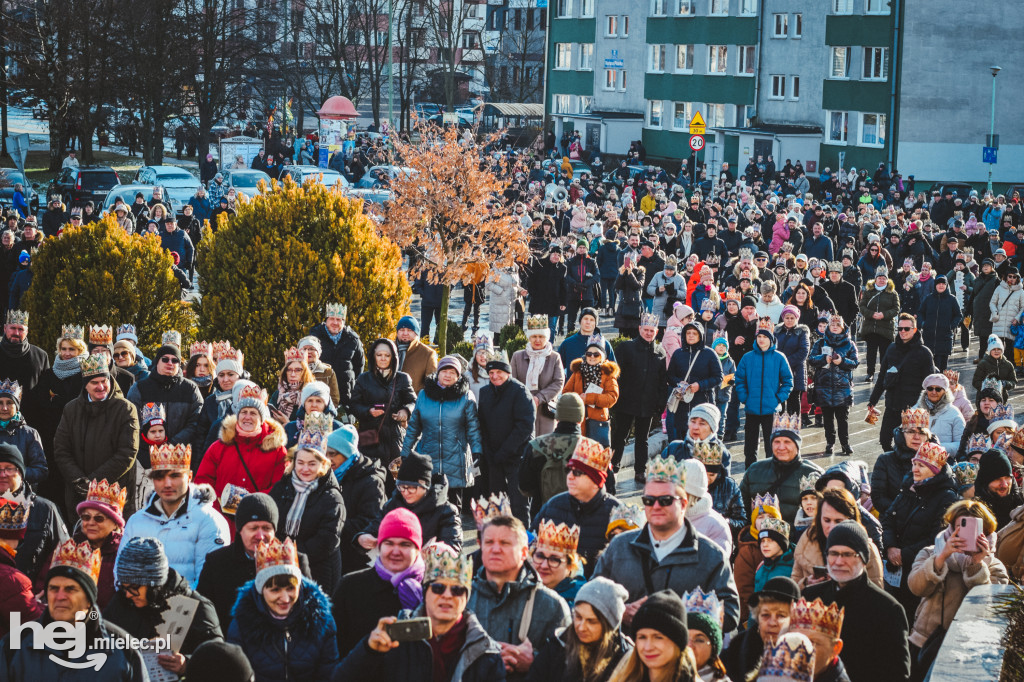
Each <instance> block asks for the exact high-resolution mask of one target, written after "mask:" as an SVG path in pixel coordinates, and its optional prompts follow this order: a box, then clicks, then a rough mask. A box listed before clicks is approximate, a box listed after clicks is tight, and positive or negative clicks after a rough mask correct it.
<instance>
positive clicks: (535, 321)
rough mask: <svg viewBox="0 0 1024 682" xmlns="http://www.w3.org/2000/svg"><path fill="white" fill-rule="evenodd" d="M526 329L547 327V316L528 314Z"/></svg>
mask: <svg viewBox="0 0 1024 682" xmlns="http://www.w3.org/2000/svg"><path fill="white" fill-rule="evenodd" d="M526 328H527V329H547V328H548V316H547V315H530V316H529V317H527V318H526Z"/></svg>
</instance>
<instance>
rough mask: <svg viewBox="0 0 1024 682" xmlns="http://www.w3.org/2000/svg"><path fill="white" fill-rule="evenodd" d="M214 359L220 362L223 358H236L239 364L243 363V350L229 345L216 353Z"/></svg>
mask: <svg viewBox="0 0 1024 682" xmlns="http://www.w3.org/2000/svg"><path fill="white" fill-rule="evenodd" d="M224 343H227V341H225V342H224ZM213 359H214V360H215V361H216V362H220V361H221V360H234V361H235V362H237V363H238V364H242V351H240V350H238V349H236V348H232V347H231V346H228V347H226V348H222V349H220V352H219V353H218V354H216V355H214V356H213Z"/></svg>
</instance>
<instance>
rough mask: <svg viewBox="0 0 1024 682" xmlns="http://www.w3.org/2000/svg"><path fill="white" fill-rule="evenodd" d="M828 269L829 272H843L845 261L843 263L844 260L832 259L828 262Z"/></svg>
mask: <svg viewBox="0 0 1024 682" xmlns="http://www.w3.org/2000/svg"><path fill="white" fill-rule="evenodd" d="M828 271H829V272H842V271H843V263H842V261H837V260H830V261H829V262H828Z"/></svg>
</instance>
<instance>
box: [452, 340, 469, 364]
mask: <svg viewBox="0 0 1024 682" xmlns="http://www.w3.org/2000/svg"><path fill="white" fill-rule="evenodd" d="M448 353H449V354H451V355H461V356H462V357H464V358H465V359H467V360H469V361H470V362H472V361H473V344H472V343H470V342H469V341H459V342H458V343H456V344H455V345H453V346H452V347H451V349H450V350H449V351H448Z"/></svg>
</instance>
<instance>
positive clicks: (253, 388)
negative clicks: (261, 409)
mask: <svg viewBox="0 0 1024 682" xmlns="http://www.w3.org/2000/svg"><path fill="white" fill-rule="evenodd" d="M243 400H258V401H260V402H261V403H263V404H266V403H267V391H266V389H263V388H260V387H259V386H257V385H256V384H249V385H247V386H243V387H242V390H241V392H240V393H239V394H238V401H239V402H241V401H243Z"/></svg>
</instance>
